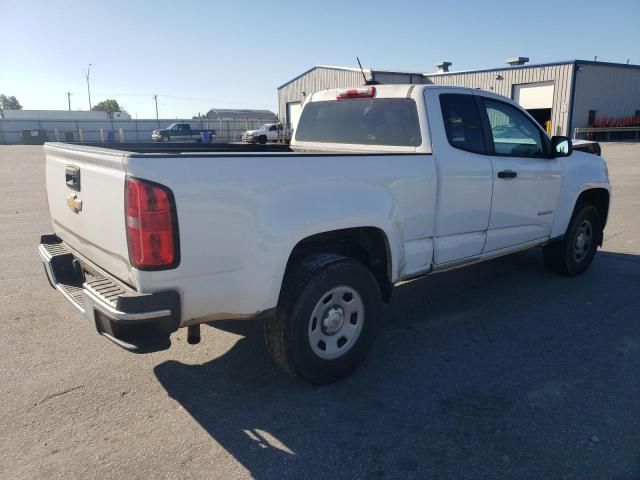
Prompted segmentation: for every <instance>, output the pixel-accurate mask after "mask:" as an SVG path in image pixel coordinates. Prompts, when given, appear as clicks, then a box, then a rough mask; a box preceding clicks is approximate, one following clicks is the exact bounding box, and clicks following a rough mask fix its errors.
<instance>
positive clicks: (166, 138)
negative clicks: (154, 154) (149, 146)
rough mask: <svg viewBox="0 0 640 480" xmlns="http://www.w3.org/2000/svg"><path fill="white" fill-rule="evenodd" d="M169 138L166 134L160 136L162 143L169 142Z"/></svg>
mask: <svg viewBox="0 0 640 480" xmlns="http://www.w3.org/2000/svg"><path fill="white" fill-rule="evenodd" d="M169 140H170V139H169V137H168V136H167V135H165V136H164V137H162V141H163V142H164V143H169Z"/></svg>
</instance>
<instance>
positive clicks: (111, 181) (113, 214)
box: [44, 144, 132, 283]
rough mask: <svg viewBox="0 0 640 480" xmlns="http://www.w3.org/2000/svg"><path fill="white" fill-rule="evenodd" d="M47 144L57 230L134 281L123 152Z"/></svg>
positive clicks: (48, 179)
mask: <svg viewBox="0 0 640 480" xmlns="http://www.w3.org/2000/svg"><path fill="white" fill-rule="evenodd" d="M44 148H45V156H46V166H45V169H46V184H47V199H48V202H49V211H50V213H51V220H52V222H53V229H54V232H55V233H56V235H58V237H60V238H61V239H62V240H64V241H65V242H66V243H67V244H68V245H69V246H70V247H71V248H72V249H74V250H76V252H78V253H79V254H80V255H81V256H84V257H86V258H87V259H88V260H90V261H91V262H93V263H95V264H96V265H98V266H99V267H100V268H102V269H103V270H105V271H107V272H108V273H110V274H111V275H113V276H115V277H117V278H119V279H121V280H122V281H124V282H127V283H131V282H132V278H131V275H130V266H129V252H128V247H127V236H126V230H125V220H124V216H125V214H124V185H125V175H126V172H125V169H124V165H123V152H121V151H116V150H109V149H104V148H97V147H86V146H80V145H67V144H47V145H45V147H44Z"/></svg>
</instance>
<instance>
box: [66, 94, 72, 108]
mask: <svg viewBox="0 0 640 480" xmlns="http://www.w3.org/2000/svg"><path fill="white" fill-rule="evenodd" d="M67 102H69V111H71V92H67Z"/></svg>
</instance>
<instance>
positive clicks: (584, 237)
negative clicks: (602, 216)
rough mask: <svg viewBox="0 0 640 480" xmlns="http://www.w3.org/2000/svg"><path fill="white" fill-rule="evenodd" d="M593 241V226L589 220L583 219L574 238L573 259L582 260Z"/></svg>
mask: <svg viewBox="0 0 640 480" xmlns="http://www.w3.org/2000/svg"><path fill="white" fill-rule="evenodd" d="M592 243H593V226H592V225H591V222H590V221H589V220H583V221H582V223H580V226H579V227H578V230H577V231H576V236H575V238H574V240H573V259H574V260H575V261H576V262H578V263H579V262H582V261H583V260H584V259H585V258H587V255H589V251H590V250H591V245H592Z"/></svg>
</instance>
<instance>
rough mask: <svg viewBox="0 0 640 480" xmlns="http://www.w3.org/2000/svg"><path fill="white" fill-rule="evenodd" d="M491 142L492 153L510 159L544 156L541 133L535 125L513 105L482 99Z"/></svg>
mask: <svg viewBox="0 0 640 480" xmlns="http://www.w3.org/2000/svg"><path fill="white" fill-rule="evenodd" d="M483 102H484V106H485V109H486V112H487V118H488V121H489V127H490V129H491V130H490V138H491V139H492V140H493V147H494V153H495V154H496V155H507V156H511V157H541V156H543V155H544V144H543V140H542V132H541V130H540V129H539V128H538V127H537V126H536V124H535V123H534V122H533V121H532V120H531V119H529V118H528V117H527V116H526V115H525V114H524V113H522V112H521V111H520V110H518V109H517V108H516V107H514V106H513V105H509V104H508V103H503V102H499V101H495V100H491V99H488V98H485V99H483Z"/></svg>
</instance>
